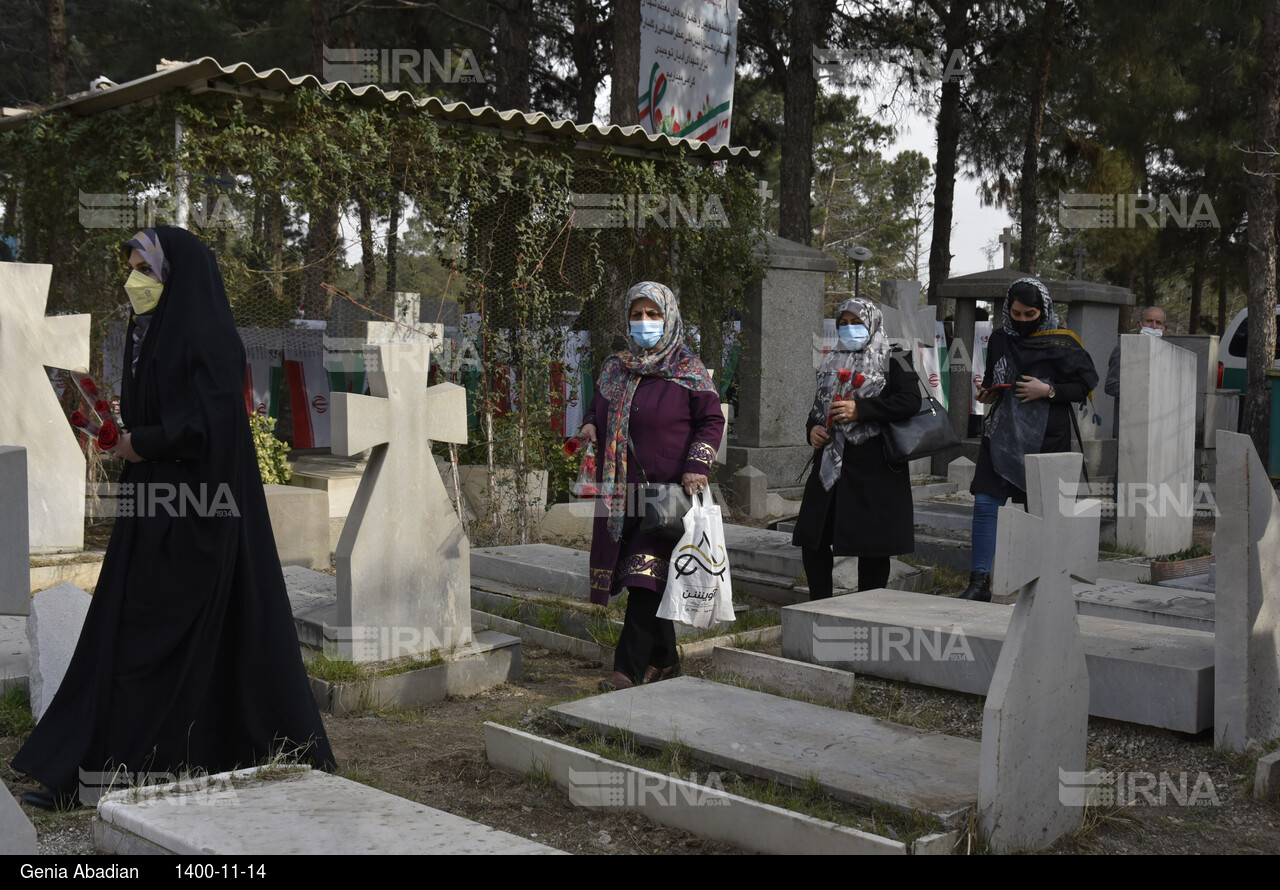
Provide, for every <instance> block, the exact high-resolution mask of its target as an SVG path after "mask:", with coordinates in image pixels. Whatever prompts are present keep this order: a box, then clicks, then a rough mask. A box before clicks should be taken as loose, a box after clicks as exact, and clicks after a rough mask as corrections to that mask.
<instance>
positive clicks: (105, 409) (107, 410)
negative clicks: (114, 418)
mask: <svg viewBox="0 0 1280 890" xmlns="http://www.w3.org/2000/svg"><path fill="white" fill-rule="evenodd" d="M93 410H94V411H97V412H98V416H99V417H107V416H109V415H110V414H111V406H110V405H108V404H107V400H106V399H98V401H96V402H94V403H93Z"/></svg>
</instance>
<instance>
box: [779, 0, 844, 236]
mask: <svg viewBox="0 0 1280 890" xmlns="http://www.w3.org/2000/svg"><path fill="white" fill-rule="evenodd" d="M832 13H833V8H832V4H831V3H830V2H828V0H798V2H796V3H795V4H793V5H792V8H791V41H790V42H791V63H790V64H789V65H788V71H787V82H786V86H785V87H784V89H783V103H784V104H783V112H782V117H783V127H782V132H783V136H782V163H781V170H782V174H781V180H782V184H781V194H780V196H779V221H778V234H779V235H781V236H782V237H783V238H789V239H790V240H792V241H796V242H798V243H800V244H806V245H807V244H809V243H810V242H811V241H812V240H813V228H812V226H811V224H810V218H809V217H810V212H811V210H812V195H811V192H812V189H813V116H814V108H815V106H816V104H817V98H818V82H817V80H815V79H814V76H813V47H814V44H816V43H818V42H819V41H822V40H824V39H825V37H826V33H827V26H828V23H829V22H830V21H831V15H832Z"/></svg>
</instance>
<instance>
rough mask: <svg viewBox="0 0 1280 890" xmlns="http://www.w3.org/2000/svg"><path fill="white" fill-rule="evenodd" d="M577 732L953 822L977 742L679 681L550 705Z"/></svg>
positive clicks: (965, 801) (969, 783) (972, 796)
mask: <svg viewBox="0 0 1280 890" xmlns="http://www.w3.org/2000/svg"><path fill="white" fill-rule="evenodd" d="M551 712H552V713H553V714H556V715H557V716H559V717H560V718H562V719H564V720H565V721H567V722H569V723H571V724H573V725H576V726H589V727H593V728H595V729H597V730H601V731H608V730H614V729H617V730H626V731H629V732H631V733H633V734H634V735H635V737H636V740H637V741H638V742H640V743H641V744H643V745H649V746H653V747H659V748H660V747H662V746H663V745H666V744H667V743H669V742H671V741H673V740H679V741H680V742H682V743H683V744H685V745H687V746H688V747H689V748H690V750H691V751H692V752H693V754H694V756H695V757H697V758H699V759H700V760H703V761H706V762H707V763H710V764H712V765H714V766H721V767H725V768H728V769H733V770H736V771H738V772H741V773H744V774H746V775H750V776H755V777H758V778H762V779H767V780H772V781H776V782H780V783H782V784H784V785H788V786H791V787H796V788H803V787H804V786H805V785H806V783H807V782H808V781H809V779H810V778H811V777H816V778H817V780H818V782H819V784H820V785H821V787H822V790H823V791H825V792H826V793H828V794H830V795H832V796H833V797H836V798H839V799H841V800H847V801H853V802H857V803H866V804H884V805H886V806H890V807H893V808H894V809H896V810H899V811H901V812H906V813H910V812H913V811H916V810H919V811H921V812H924V813H929V814H932V815H935V816H937V817H938V818H939V819H941V820H942V821H943V822H945V823H947V824H948V825H952V826H954V825H958V824H960V823H962V822H963V821H964V820H965V819H967V818H968V813H969V811H970V809H971V808H972V807H973V805H974V804H975V802H976V801H977V797H978V757H979V747H980V746H979V744H978V743H977V742H973V741H969V740H968V739H958V738H954V737H952V736H946V735H942V734H940V733H932V732H925V731H924V730H919V729H914V728H912V727H908V726H899V725H897V724H894V723H889V722H886V721H884V720H878V719H876V718H874V717H866V716H863V715H861V714H852V713H849V712H847V711H837V710H833V709H831V708H824V707H822V706H821V705H813V704H809V703H807V702H799V701H793V700H791V699H787V698H780V697H779V696H776V695H768V694H766V693H763V692H755V691H753V690H750V689H742V688H739V687H737V686H727V685H723V684H720V683H713V682H711V681H709V680H701V679H698V678H696V677H678V678H676V679H674V680H667V681H665V682H663V683H655V684H651V685H648V686H637V687H634V688H632V689H625V690H622V691H619V692H611V693H609V694H607V695H597V696H594V697H592V698H585V699H581V700H579V701H575V702H569V703H567V704H563V705H557V706H556V707H554V708H551Z"/></svg>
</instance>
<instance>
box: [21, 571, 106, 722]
mask: <svg viewBox="0 0 1280 890" xmlns="http://www.w3.org/2000/svg"><path fill="white" fill-rule="evenodd" d="M92 601H93V597H91V596H89V594H87V593H85V592H84V591H83V590H81V589H80V588H79V587H76V586H75V585H74V584H59V585H58V586H57V587H51V588H50V589H48V590H42V591H40V592H39V593H37V594H36V595H35V596H34V597H32V599H31V614H30V615H29V616H27V645H28V646H29V647H30V648H29V652H30V654H29V656H28V659H27V663H28V669H29V672H30V676H29V679H28V685H27V689H28V691H29V692H30V694H31V713H32V714H33V715H35V718H36V720H39V719H40V718H41V717H43V716H44V712H45V711H46V710H48V708H49V703H50V702H52V701H53V697H54V696H55V695H57V694H58V687H59V686H61V685H62V678H63V677H65V676H66V674H67V666H68V665H69V664H71V656H72V655H73V654H75V651H76V642H77V641H79V639H80V629H81V628H82V627H83V626H84V616H85V615H87V614H88V612H89V604H90V603H91V602H92Z"/></svg>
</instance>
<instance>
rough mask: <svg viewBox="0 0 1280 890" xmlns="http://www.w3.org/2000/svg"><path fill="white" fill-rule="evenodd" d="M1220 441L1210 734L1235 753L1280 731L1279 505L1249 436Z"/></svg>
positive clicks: (1223, 437) (1223, 435) (1226, 436)
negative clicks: (1211, 728) (1251, 742)
mask: <svg viewBox="0 0 1280 890" xmlns="http://www.w3.org/2000/svg"><path fill="white" fill-rule="evenodd" d="M1217 441H1218V473H1217V478H1218V510H1219V511H1220V512H1219V514H1218V528H1217V531H1216V533H1215V534H1214V537H1213V552H1214V555H1215V556H1216V557H1217V595H1216V600H1217V602H1216V604H1215V605H1216V614H1215V617H1214V630H1215V632H1214V659H1213V662H1214V664H1213V686H1214V689H1213V735H1214V740H1215V741H1216V743H1217V745H1218V746H1219V747H1220V748H1226V749H1229V750H1233V751H1239V750H1242V749H1243V748H1244V745H1245V742H1246V741H1247V740H1248V739H1251V738H1252V739H1259V740H1261V741H1266V740H1269V739H1274V738H1277V737H1280V504H1278V503H1277V502H1276V495H1275V492H1274V491H1273V490H1272V488H1271V480H1270V479H1269V478H1268V477H1267V471H1266V470H1265V469H1263V466H1262V461H1260V460H1258V453H1257V452H1256V451H1255V450H1254V448H1253V441H1252V440H1251V439H1250V438H1249V437H1248V436H1243V435H1240V434H1239V433H1228V432H1219V433H1218V437H1217Z"/></svg>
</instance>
